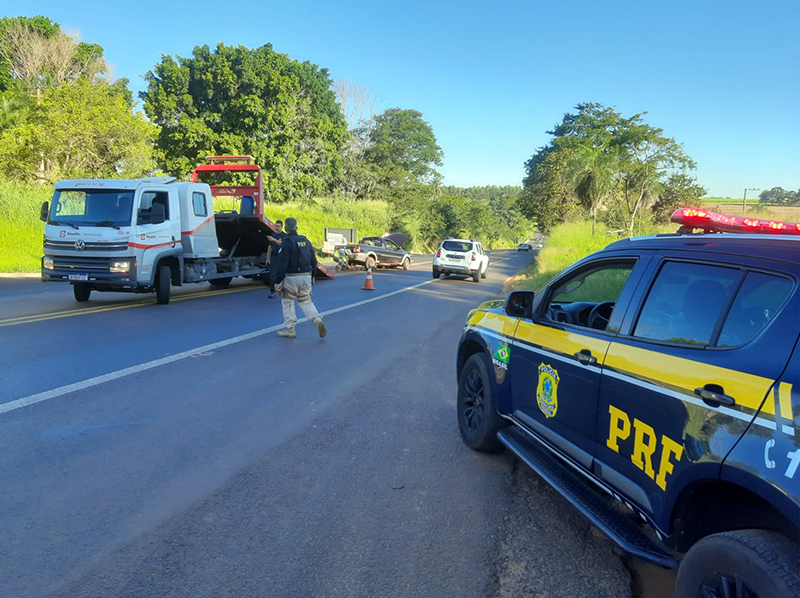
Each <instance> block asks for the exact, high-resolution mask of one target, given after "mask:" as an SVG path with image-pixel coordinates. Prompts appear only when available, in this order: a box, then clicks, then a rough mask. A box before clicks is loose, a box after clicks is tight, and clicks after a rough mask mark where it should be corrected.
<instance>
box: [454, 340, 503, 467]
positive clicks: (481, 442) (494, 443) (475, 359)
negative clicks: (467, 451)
mask: <svg viewBox="0 0 800 598" xmlns="http://www.w3.org/2000/svg"><path fill="white" fill-rule="evenodd" d="M490 371H491V365H489V364H488V357H487V356H486V355H485V354H483V353H476V354H474V355H472V356H470V358H469V359H467V362H466V363H465V364H464V369H463V370H461V376H460V377H459V379H458V395H457V398H456V409H457V410H458V430H459V431H460V432H461V438H462V439H463V440H464V443H465V444H466V445H467V446H468V447H470V448H471V449H473V450H476V451H480V452H483V453H496V452H498V451H499V450H501V449H502V448H503V445H502V444H501V443H500V441H499V440H498V439H497V433H498V432H499V431H500V430H501V429H502V428H503V426H504V423H503V419H502V418H501V417H500V416H499V415H498V413H497V410H496V409H495V405H494V397H493V396H492V386H491V379H490V378H489V372H490Z"/></svg>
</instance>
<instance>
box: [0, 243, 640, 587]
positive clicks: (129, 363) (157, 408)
mask: <svg viewBox="0 0 800 598" xmlns="http://www.w3.org/2000/svg"><path fill="white" fill-rule="evenodd" d="M533 258H534V254H533V253H517V252H516V251H509V252H493V253H492V254H491V260H492V263H491V266H490V271H489V276H488V278H487V279H486V280H482V281H481V283H480V284H476V283H474V282H472V281H471V280H470V281H467V280H463V279H457V278H447V279H442V280H438V281H434V280H433V279H432V278H431V275H430V257H427V258H425V257H422V258H419V259H417V260H415V264H414V266H413V267H412V269H411V270H410V271H408V272H404V271H385V272H384V271H379V272H377V273H376V274H375V287H376V289H377V290H376V291H374V292H367V291H363V290H362V289H361V287H362V285H363V283H364V273H363V271H362V272H353V273H344V274H342V275H341V276H339V277H338V278H337V279H336V280H332V281H320V282H318V283H317V285H316V286H315V287H314V301H315V303H316V305H317V307H318V308H319V310H320V311H321V312H323V313H324V315H325V321H326V323H327V326H328V330H329V334H328V336H327V338H325V339H322V340H321V339H319V338H318V337H317V334H316V329H315V328H314V327H313V325H312V324H310V323H307V322H306V323H301V324H300V325H299V326H298V328H297V332H298V338H297V339H293V340H286V339H280V338H278V337H277V336H276V335H275V332H276V331H277V330H278V329H279V328H280V324H281V322H282V316H281V308H280V301H279V300H278V299H272V300H270V299H268V298H267V290H266V289H265V288H264V287H263V286H262V285H260V284H255V283H250V282H249V281H242V282H240V283H234V284H233V285H231V287H230V288H229V289H225V290H214V289H210V288H209V287H208V286H207V285H203V286H198V287H188V288H186V289H179V290H177V292H176V294H175V297H174V299H173V301H172V302H171V303H170V304H169V305H167V306H160V305H156V304H155V300H154V298H152V297H151V296H148V295H139V296H136V295H123V294H98V293H94V294H93V295H92V300H91V301H89V302H88V303H85V304H78V303H76V302H74V300H73V299H72V293H71V289H70V288H69V287H68V286H67V285H57V284H51V285H43V284H41V283H39V282H35V281H24V280H23V281H16V280H7V279H3V280H0V381H2V384H0V432H1V434H0V471H1V472H2V491H0V554H1V555H2V558H0V596H3V597H6V596H7V597H14V598H24V597H28V596H30V597H47V596H53V597H63V596H70V597H72V596H86V597H99V596H104V597H127V596H130V597H134V596H136V597H139V596H142V597H151V596H152V597H165V596H169V597H183V596H186V597H192V598H200V597H205V596H208V597H222V596H231V597H233V596H236V597H249V596H265V597H271V596H275V597H281V598H284V597H286V598H291V597H316V596H319V597H322V596H326V597H339V596H342V597H344V596H347V597H350V596H358V597H361V596H363V597H376V596H409V597H410V596H420V597H423V596H431V597H436V598H438V597H449V596H453V597H459V598H464V597H466V598H469V597H472V596H475V597H484V596H485V597H512V596H628V595H631V591H632V580H631V574H630V572H629V570H628V569H627V568H626V566H625V564H624V563H623V560H622V559H621V558H620V555H619V554H618V553H617V552H616V551H615V549H614V548H613V547H612V545H611V543H610V542H609V541H607V540H606V539H604V538H603V537H602V536H600V535H599V534H598V533H597V532H596V531H594V530H593V528H592V527H591V526H589V525H588V524H587V523H586V522H585V521H584V519H583V518H582V517H581V516H580V515H579V514H578V513H577V512H576V511H575V510H574V509H572V507H570V506H569V505H568V504H567V503H566V501H564V500H563V499H561V498H560V497H559V496H558V495H557V494H556V493H555V492H554V491H553V490H551V489H550V488H549V487H548V486H547V485H546V483H544V482H543V481H542V480H540V479H539V478H537V476H536V475H535V474H533V473H532V472H530V471H529V470H528V469H527V468H525V467H524V465H522V464H520V463H518V462H517V461H516V460H515V459H513V458H511V457H510V456H508V455H506V454H500V455H491V456H487V455H482V454H478V453H475V452H473V451H471V450H469V449H468V448H466V447H465V446H464V445H463V444H462V442H461V440H460V437H459V434H458V428H457V424H456V417H455V390H456V383H455V348H456V344H457V341H458V338H459V336H460V334H461V331H462V327H463V323H464V320H465V317H466V315H467V312H468V311H469V310H470V309H472V308H473V307H475V306H477V305H478V304H479V303H480V302H481V301H484V300H487V299H492V298H497V297H499V296H500V295H499V293H500V291H501V287H502V283H503V281H504V280H505V279H506V278H507V277H508V276H511V275H512V274H514V273H515V272H516V271H517V270H518V269H519V268H521V267H522V266H524V265H526V264H528V263H530V262H531V261H532V260H533ZM636 575H638V574H636V573H634V576H636ZM634 585H635V584H634Z"/></svg>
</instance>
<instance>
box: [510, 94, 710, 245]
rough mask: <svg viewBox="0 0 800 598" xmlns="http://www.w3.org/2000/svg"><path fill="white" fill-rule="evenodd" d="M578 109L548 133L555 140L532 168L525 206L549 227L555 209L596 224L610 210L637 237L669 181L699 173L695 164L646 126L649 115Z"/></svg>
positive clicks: (599, 107)
mask: <svg viewBox="0 0 800 598" xmlns="http://www.w3.org/2000/svg"><path fill="white" fill-rule="evenodd" d="M575 108H576V112H575V113H571V114H565V115H564V117H563V119H562V121H561V122H560V123H559V124H558V125H556V127H554V129H553V130H552V131H548V133H549V134H550V135H552V136H553V139H552V140H551V142H550V143H549V144H548V145H547V146H546V147H544V148H542V149H540V150H539V151H538V152H537V153H536V154H534V156H533V157H532V158H531V160H530V161H529V162H528V163H527V165H526V166H527V169H528V176H527V177H526V180H525V187H526V190H525V191H524V192H523V195H524V197H525V200H526V202H525V203H526V205H528V206H529V207H530V209H531V210H533V211H535V212H536V213H537V215H539V217H540V223H546V225H547V226H549V225H551V224H552V221H553V214H550V215H549V216H548V217H545V218H544V219H542V216H543V215H544V214H543V212H546V211H551V210H552V209H553V208H554V207H555V208H557V207H558V206H557V205H554V204H561V206H562V207H563V208H565V209H564V210H560V212H561V213H562V215H563V213H564V212H569V211H570V210H569V209H568V206H569V205H570V204H576V203H577V204H578V205H581V206H582V207H583V208H584V209H585V210H586V211H587V212H588V213H589V215H590V216H591V217H592V218H593V220H594V219H596V215H597V211H598V210H599V209H601V208H605V209H606V213H607V215H608V217H609V218H612V219H613V218H614V217H619V219H620V221H619V225H621V226H622V227H624V228H625V229H627V230H628V232H630V233H632V232H633V228H634V224H635V222H636V218H637V215H638V214H639V213H640V211H641V210H642V209H643V208H644V207H646V204H647V203H648V202H649V201H650V200H652V199H653V198H654V197H655V196H656V192H657V190H658V188H659V186H660V185H661V184H662V181H663V180H664V178H665V177H667V176H669V175H670V174H671V173H674V172H679V171H684V170H687V169H692V168H694V166H695V165H694V162H693V161H692V160H691V158H689V157H688V156H687V155H686V154H685V152H684V151H683V147H682V146H681V145H680V144H679V143H677V142H676V141H675V140H674V139H672V138H668V137H665V136H664V134H663V133H664V132H663V130H662V129H659V128H656V127H652V126H650V125H648V124H647V123H645V122H644V120H643V118H642V117H643V115H644V114H645V113H641V114H635V115H633V116H631V117H629V118H626V117H624V116H623V115H622V114H620V113H618V112H617V111H615V110H613V109H612V108H608V107H605V106H603V105H602V104H598V103H591V102H589V103H581V104H578V105H577V106H576V107H575ZM528 188H529V189H530V190H528ZM543 208H544V209H543Z"/></svg>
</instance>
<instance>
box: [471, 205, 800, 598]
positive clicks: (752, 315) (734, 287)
mask: <svg viewBox="0 0 800 598" xmlns="http://www.w3.org/2000/svg"><path fill="white" fill-rule="evenodd" d="M672 220H673V222H676V223H679V224H680V225H681V229H680V231H679V232H678V233H677V234H674V235H658V236H652V237H640V238H632V239H625V240H621V241H617V242H614V243H612V244H610V245H609V246H608V247H606V248H605V249H603V250H602V251H599V252H597V253H594V254H592V255H590V256H588V257H586V258H584V259H582V260H581V261H579V262H577V263H576V264H574V265H573V266H571V267H570V268H568V269H567V270H565V271H564V272H562V273H561V274H560V275H559V276H557V277H556V278H555V279H553V280H552V281H551V282H550V283H548V284H547V285H546V286H545V287H544V288H542V289H540V290H539V291H537V292H536V293H533V292H531V291H515V292H512V293H510V294H509V296H508V297H507V298H506V300H505V301H490V302H487V303H484V304H482V305H481V306H480V307H479V308H478V309H476V310H474V311H473V312H471V313H470V315H469V317H468V320H467V322H466V326H465V329H464V333H463V335H462V337H461V340H460V342H459V346H458V353H457V372H458V395H457V411H458V424H459V429H460V432H461V436H462V438H463V440H464V442H465V443H466V444H467V445H468V446H470V447H471V448H473V449H475V450H478V451H485V452H492V451H498V450H501V449H502V448H503V447H505V448H506V449H508V450H510V451H511V452H512V453H514V454H515V455H516V456H518V457H519V458H520V459H522V460H523V461H524V462H525V463H526V464H528V465H529V466H530V467H532V468H533V469H534V470H535V471H536V472H538V473H539V474H540V475H541V476H542V477H543V478H544V479H545V480H546V481H548V482H549V483H550V484H552V485H553V486H554V487H555V488H556V489H557V490H558V491H559V492H560V493H561V494H562V495H563V496H564V498H565V499H566V500H568V501H569V502H570V503H572V505H574V506H575V507H576V508H577V509H579V510H580V511H581V512H582V513H583V514H584V515H585V516H586V517H588V518H589V519H590V520H591V521H592V522H593V523H594V524H596V525H597V526H598V527H599V528H600V529H601V530H602V531H603V532H605V533H606V534H607V535H608V536H609V537H610V538H611V539H612V540H613V541H615V542H616V543H617V544H618V545H619V546H620V547H621V548H622V549H623V550H625V551H627V552H629V553H631V554H633V555H636V556H638V557H640V558H642V559H644V560H646V561H649V562H651V563H655V564H657V565H660V566H662V567H667V568H677V569H678V573H677V577H676V587H675V594H676V595H677V596H742V597H744V596H784V595H788V596H800V560H798V538H800V472H798V469H800V346H799V343H798V338H800V224H795V223H787V222H776V221H765V220H758V219H750V218H742V217H736V216H726V215H722V214H715V213H713V212H709V211H707V210H702V209H682V210H678V211H676V212H675V213H674V214H673V217H672ZM698 229H699V230H700V231H702V232H698V233H697V234H695V232H694V231H696V230H698ZM721 232H722V233H748V234H719V233H721ZM631 512H633V514H635V515H636V516H638V517H632V516H631ZM638 520H640V522H639V521H638Z"/></svg>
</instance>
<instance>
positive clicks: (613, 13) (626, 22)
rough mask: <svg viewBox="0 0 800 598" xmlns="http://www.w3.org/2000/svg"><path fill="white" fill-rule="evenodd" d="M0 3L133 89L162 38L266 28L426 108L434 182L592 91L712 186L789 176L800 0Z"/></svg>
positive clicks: (541, 134) (172, 45)
mask: <svg viewBox="0 0 800 598" xmlns="http://www.w3.org/2000/svg"><path fill="white" fill-rule="evenodd" d="M9 4H10V3H6V8H4V9H3V13H4V15H5V16H18V14H22V15H24V16H34V15H37V14H43V15H45V16H47V17H50V18H51V19H53V20H55V21H57V22H59V23H60V24H61V26H62V28H64V29H65V30H67V31H75V30H79V31H80V33H81V35H82V39H83V41H86V42H93V43H98V44H100V45H102V46H103V47H104V48H105V52H106V60H107V61H108V62H109V63H110V64H112V65H114V67H115V75H116V76H117V77H128V78H129V79H130V80H131V87H132V88H133V90H134V91H135V92H138V91H141V90H142V89H143V88H144V85H143V81H142V79H141V75H142V74H144V73H145V72H147V71H148V70H150V69H151V68H152V67H153V66H154V65H155V64H156V63H157V62H158V61H159V60H160V58H161V54H162V53H163V54H172V55H179V56H189V55H191V52H192V48H193V47H194V46H195V45H202V44H209V45H211V46H212V47H213V46H214V45H215V44H216V43H217V42H218V41H221V42H225V43H226V44H231V45H237V44H243V45H245V46H248V47H251V48H254V47H258V46H260V45H263V44H265V43H268V42H271V43H272V44H273V46H274V48H275V50H276V51H278V52H283V53H286V54H288V55H289V56H291V57H292V58H294V59H297V60H301V61H305V60H308V61H310V62H313V63H314V64H317V65H319V66H321V67H326V68H328V70H329V71H330V75H331V78H332V79H346V80H349V81H352V82H354V83H357V84H359V85H361V86H364V87H367V88H371V89H372V90H373V91H374V92H375V94H376V95H377V96H378V98H379V100H380V104H379V106H378V111H383V110H385V109H387V108H391V107H395V106H397V107H400V108H406V109H415V110H419V111H420V112H422V113H423V116H424V118H425V120H427V121H428V122H429V123H430V124H431V126H432V127H433V130H434V132H435V134H436V136H437V138H438V141H439V145H440V146H441V147H442V149H443V150H444V153H445V164H444V167H443V168H441V172H442V173H443V174H444V176H445V184H450V185H458V186H472V185H489V184H494V185H519V184H521V181H522V178H523V176H524V167H523V164H524V162H525V161H526V160H527V159H528V158H530V156H531V155H532V154H533V153H534V152H535V150H536V149H537V148H539V147H541V146H543V145H545V144H546V143H547V142H548V140H549V136H548V135H547V134H546V131H547V130H550V129H551V128H552V127H553V125H554V124H555V123H557V122H558V121H560V120H561V118H562V116H563V114H564V113H565V112H569V111H571V110H572V109H573V107H574V106H575V104H577V103H578V102H581V101H592V102H600V103H602V104H605V105H607V106H613V107H615V108H616V109H617V110H618V111H620V112H621V113H622V114H623V115H625V116H631V115H633V114H635V113H638V112H645V111H646V112H647V113H648V114H647V116H646V117H645V120H646V121H647V122H648V123H649V124H651V125H653V126H657V127H661V128H663V129H664V132H665V134H666V135H668V136H670V137H674V138H675V139H676V140H678V141H679V142H681V143H683V145H684V148H685V150H686V152H687V153H688V154H689V155H690V156H691V157H692V158H694V159H695V160H696V162H697V165H698V167H697V171H696V173H695V174H696V176H697V178H698V180H699V182H700V183H701V184H703V185H704V186H705V187H706V188H707V189H708V190H709V195H711V196H722V197H725V196H730V197H741V196H742V192H743V190H744V189H745V188H746V187H747V188H750V187H757V188H771V187H773V186H781V187H784V188H787V189H798V188H800V36H798V31H800V2H798V0H769V1H767V2H753V1H752V0H750V1H747V2H745V1H741V0H726V1H724V2H723V1H719V0H713V1H707V0H693V1H687V0H674V1H671V2H642V1H641V0H636V1H622V2H602V1H600V2H598V1H596V0H594V1H593V0H575V1H572V2H555V1H553V0H548V1H541V0H527V1H520V2H507V1H502V0H498V1H497V2H494V3H490V2H474V1H471V0H469V1H466V0H462V1H461V2H452V1H440V0H429V1H427V2H422V1H420V0H405V1H404V2H391V3H388V2H363V1H355V0H336V1H329V0H316V1H309V0H288V1H285V2H281V3H277V2H259V1H258V0H255V1H254V2H250V3H241V2H236V3H235V2H209V1H207V0H198V1H193V2H188V1H184V0H177V1H175V0H172V1H161V2H155V1H153V0H140V1H137V2H130V1H127V2H126V1H123V2H117V3H105V2H88V1H85V0H72V1H70V2H63V1H62V0H58V1H56V0H31V1H29V2H24V3H23V2H20V3H14V6H13V7H11V6H9ZM237 7H242V8H238V9H237ZM16 11H19V12H16ZM752 194H753V192H748V195H752Z"/></svg>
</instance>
